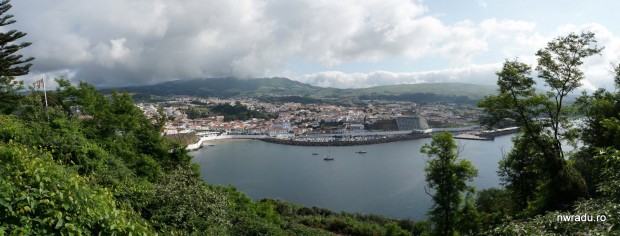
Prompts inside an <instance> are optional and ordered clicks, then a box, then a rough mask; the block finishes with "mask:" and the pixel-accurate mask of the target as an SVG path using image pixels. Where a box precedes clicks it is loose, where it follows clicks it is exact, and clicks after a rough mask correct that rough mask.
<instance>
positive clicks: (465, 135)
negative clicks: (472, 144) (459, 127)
mask: <svg viewBox="0 0 620 236" xmlns="http://www.w3.org/2000/svg"><path fill="white" fill-rule="evenodd" d="M454 138H455V139H466V140H478V141H491V140H493V139H494V137H483V136H478V135H475V134H470V133H462V134H459V135H456V136H454Z"/></svg>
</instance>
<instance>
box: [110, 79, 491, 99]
mask: <svg viewBox="0 0 620 236" xmlns="http://www.w3.org/2000/svg"><path fill="white" fill-rule="evenodd" d="M495 89H496V86H494V85H477V84H466V83H428V84H404V85H386V86H377V87H370V88H361V89H338V88H323V87H317V86H312V85H309V84H304V83H301V82H297V81H293V80H290V79H287V78H260V79H237V78H214V79H195V80H175V81H168V82H164V83H160V84H155V85H148V86H133V87H125V88H117V90H120V91H123V92H131V93H137V94H151V95H157V96H177V95H187V96H196V97H281V96H300V97H308V98H318V99H321V98H347V99H385V100H413V101H447V102H467V103H475V102H476V101H477V100H480V99H481V98H483V97H484V96H486V95H489V94H493V93H494V92H495Z"/></svg>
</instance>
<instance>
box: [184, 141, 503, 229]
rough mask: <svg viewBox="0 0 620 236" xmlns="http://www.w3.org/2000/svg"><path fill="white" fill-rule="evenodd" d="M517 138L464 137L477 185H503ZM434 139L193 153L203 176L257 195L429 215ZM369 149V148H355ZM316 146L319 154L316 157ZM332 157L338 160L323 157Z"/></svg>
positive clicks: (228, 146) (260, 145) (248, 144)
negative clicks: (428, 167)
mask: <svg viewBox="0 0 620 236" xmlns="http://www.w3.org/2000/svg"><path fill="white" fill-rule="evenodd" d="M511 137H512V136H502V137H497V138H496V139H495V141H469V140H457V142H458V143H459V146H462V147H463V148H464V150H463V152H462V154H461V157H462V158H465V159H468V160H470V161H471V162H472V163H473V164H474V166H475V167H476V168H478V171H479V174H478V177H477V178H476V180H475V181H474V182H473V183H472V185H474V186H476V187H477V189H484V188H488V187H496V186H499V178H498V176H497V173H496V171H497V162H498V161H499V160H500V159H501V154H502V149H503V150H504V151H505V152H506V151H508V150H510V148H511V147H512V143H511V141H510V138H511ZM427 142H428V143H430V139H422V140H411V141H403V142H395V143H385V144H375V145H367V146H352V147H301V146H287V145H278V144H271V143H265V142H261V141H240V142H228V143H216V144H215V146H212V147H207V148H205V149H202V150H199V151H197V152H194V153H193V154H194V162H196V163H198V164H200V166H201V171H202V176H203V179H204V180H205V181H206V182H208V183H212V184H222V185H228V184H232V185H234V186H236V187H237V188H238V189H239V190H241V191H243V192H245V193H247V194H248V195H249V196H250V197H251V198H253V199H255V200H260V199H263V198H273V199H283V200H287V201H291V202H294V203H297V204H301V205H305V206H309V207H311V206H318V207H324V208H329V209H332V210H336V211H347V212H360V213H374V214H381V215H385V216H388V217H392V218H410V219H413V220H419V219H424V218H426V215H425V214H426V211H427V210H428V208H429V207H430V206H431V204H432V203H431V200H430V197H429V196H428V195H426V193H425V192H424V186H425V179H424V167H425V159H426V158H427V157H426V156H425V155H424V154H422V153H420V147H422V145H424V144H425V143H427ZM359 150H366V151H368V153H367V154H357V153H355V151H359ZM313 152H319V153H320V155H318V156H313V155H312V153H313ZM325 155H330V156H332V157H334V158H335V160H334V161H324V160H323V157H324V156H325Z"/></svg>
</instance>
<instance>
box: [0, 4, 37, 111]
mask: <svg viewBox="0 0 620 236" xmlns="http://www.w3.org/2000/svg"><path fill="white" fill-rule="evenodd" d="M9 9H11V4H9V0H4V1H2V2H0V27H4V26H7V25H10V24H13V23H15V20H14V19H13V15H7V14H6V13H7V11H8V10H9ZM24 36H26V33H23V32H20V31H17V30H9V31H6V32H0V113H4V114H7V113H11V112H12V111H13V109H14V108H15V104H17V102H18V101H19V99H20V97H21V96H19V94H17V93H16V91H17V90H20V89H23V82H22V81H16V80H15V76H20V75H26V74H28V71H29V69H30V66H31V65H32V64H30V63H28V62H29V61H32V60H34V58H32V57H29V58H23V56H22V55H19V54H16V53H17V51H19V50H20V49H22V48H25V47H28V46H29V45H30V43H27V42H23V43H15V41H16V40H18V39H20V38H22V37H24Z"/></svg>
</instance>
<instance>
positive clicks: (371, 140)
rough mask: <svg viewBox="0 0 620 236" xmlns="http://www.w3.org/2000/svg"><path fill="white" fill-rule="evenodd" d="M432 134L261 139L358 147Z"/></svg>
mask: <svg viewBox="0 0 620 236" xmlns="http://www.w3.org/2000/svg"><path fill="white" fill-rule="evenodd" d="M430 137H431V135H430V134H406V135H393V136H379V137H365V138H363V139H315V140H311V139H303V140H295V139H277V138H262V139H259V140H261V141H264V142H268V143H276V144H284V145H295V146H357V145H370V144H379V143H389V142H397V141H405V140H414V139H423V138H430Z"/></svg>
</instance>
